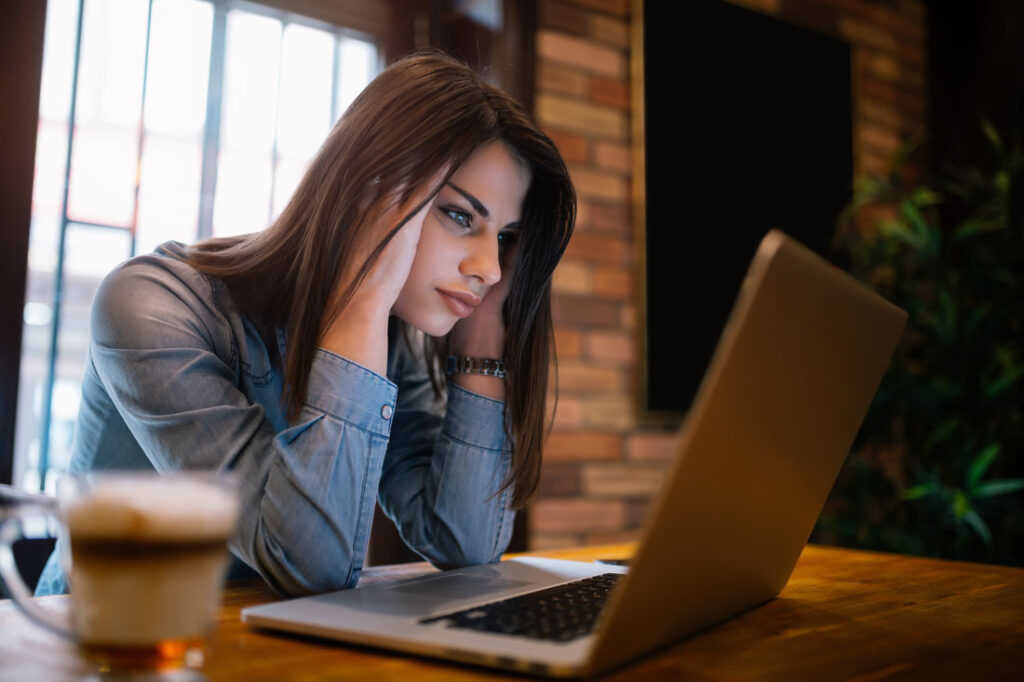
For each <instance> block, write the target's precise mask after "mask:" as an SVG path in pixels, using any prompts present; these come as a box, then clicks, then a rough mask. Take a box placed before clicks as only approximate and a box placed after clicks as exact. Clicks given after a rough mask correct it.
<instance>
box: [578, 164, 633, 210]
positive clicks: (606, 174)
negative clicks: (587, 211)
mask: <svg viewBox="0 0 1024 682" xmlns="http://www.w3.org/2000/svg"><path fill="white" fill-rule="evenodd" d="M569 175H570V177H571V178H572V184H573V186H574V187H575V188H576V194H577V195H578V196H581V197H586V198H588V199H596V200H598V201H622V202H625V201H629V198H630V192H631V189H632V187H631V185H630V182H629V178H628V177H625V176H623V174H622V173H619V172H611V171H607V170H603V169H598V168H593V167H589V166H581V165H580V164H569Z"/></svg>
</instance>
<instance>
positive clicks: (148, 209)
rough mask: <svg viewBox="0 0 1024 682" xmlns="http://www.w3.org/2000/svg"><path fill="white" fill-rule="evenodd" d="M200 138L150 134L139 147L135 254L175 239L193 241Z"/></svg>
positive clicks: (200, 173)
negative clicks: (139, 174)
mask: <svg viewBox="0 0 1024 682" xmlns="http://www.w3.org/2000/svg"><path fill="white" fill-rule="evenodd" d="M202 162H203V154H202V139H201V138H199V137H194V138H190V139H182V138H178V137H172V136H169V135H158V134H149V135H147V137H146V144H145V146H144V147H143V148H142V171H141V177H142V182H141V183H140V185H139V218H138V226H137V229H136V232H135V240H136V242H135V253H149V252H150V251H152V250H153V249H154V248H155V247H156V246H158V245H159V244H162V243H163V242H165V241H168V240H171V239H174V240H177V241H180V242H183V243H185V244H190V243H192V242H194V241H195V240H196V226H197V223H198V219H199V186H200V178H201V175H202Z"/></svg>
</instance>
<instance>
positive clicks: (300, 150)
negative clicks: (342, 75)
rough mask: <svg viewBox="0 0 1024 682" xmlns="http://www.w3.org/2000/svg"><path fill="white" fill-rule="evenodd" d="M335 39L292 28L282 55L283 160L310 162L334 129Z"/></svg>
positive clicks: (279, 131)
mask: <svg viewBox="0 0 1024 682" xmlns="http://www.w3.org/2000/svg"><path fill="white" fill-rule="evenodd" d="M333 64H334V36H332V35H331V34H330V33H327V32H325V31H318V30H316V29H312V28H307V27H305V26H297V25H295V24H291V25H289V26H288V27H287V28H286V29H285V31H284V45H283V49H282V54H281V95H280V97H279V99H278V121H277V150H278V153H279V154H280V155H281V156H282V157H289V158H291V159H295V160H298V159H302V160H305V159H309V158H310V157H311V156H313V154H314V153H316V150H317V149H318V148H319V147H320V145H321V144H322V143H323V141H324V138H325V137H326V136H327V133H328V132H329V131H330V127H331V90H332V88H331V79H332V78H333V77H334V68H333Z"/></svg>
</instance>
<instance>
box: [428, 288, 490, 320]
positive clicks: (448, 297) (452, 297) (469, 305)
mask: <svg viewBox="0 0 1024 682" xmlns="http://www.w3.org/2000/svg"><path fill="white" fill-rule="evenodd" d="M437 293H439V294H441V298H442V299H443V300H444V302H445V303H446V304H448V307H449V308H451V311H452V312H453V313H455V314H456V315H458V316H459V317H469V316H470V315H472V314H473V311H474V310H476V307H477V306H478V305H480V297H479V296H477V295H476V294H472V293H469V292H468V291H450V290H448V289H438V290H437Z"/></svg>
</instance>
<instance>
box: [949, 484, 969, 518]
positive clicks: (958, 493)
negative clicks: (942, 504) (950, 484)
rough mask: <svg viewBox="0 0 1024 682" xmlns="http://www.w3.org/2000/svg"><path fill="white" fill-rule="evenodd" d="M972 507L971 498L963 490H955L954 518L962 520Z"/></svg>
mask: <svg viewBox="0 0 1024 682" xmlns="http://www.w3.org/2000/svg"><path fill="white" fill-rule="evenodd" d="M970 511H973V510H972V509H971V500H970V499H969V498H968V497H967V495H965V494H964V491H963V490H954V491H953V518H955V519H956V520H957V521H960V520H962V519H963V518H964V516H966V515H967V513H968V512H970Z"/></svg>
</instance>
